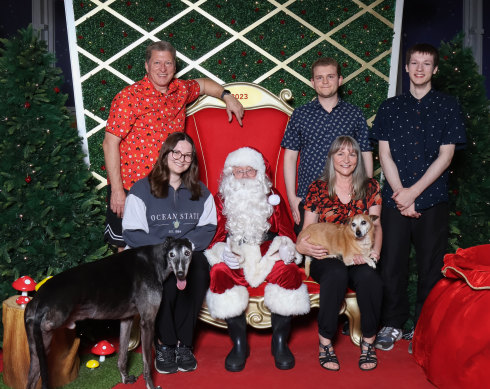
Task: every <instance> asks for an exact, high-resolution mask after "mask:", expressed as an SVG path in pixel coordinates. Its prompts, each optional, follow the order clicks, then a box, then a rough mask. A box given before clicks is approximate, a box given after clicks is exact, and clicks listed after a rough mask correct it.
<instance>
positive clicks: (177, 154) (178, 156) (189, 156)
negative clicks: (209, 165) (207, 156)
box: [170, 150, 193, 162]
mask: <svg viewBox="0 0 490 389" xmlns="http://www.w3.org/2000/svg"><path fill="white" fill-rule="evenodd" d="M170 152H171V153H172V158H173V159H175V160H179V159H182V157H184V162H192V158H193V157H192V154H182V152H180V151H179V150H170Z"/></svg>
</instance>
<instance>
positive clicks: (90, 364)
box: [85, 359, 99, 370]
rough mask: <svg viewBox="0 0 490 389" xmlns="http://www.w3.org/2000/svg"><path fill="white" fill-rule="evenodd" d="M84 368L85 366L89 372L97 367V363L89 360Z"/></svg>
mask: <svg viewBox="0 0 490 389" xmlns="http://www.w3.org/2000/svg"><path fill="white" fill-rule="evenodd" d="M85 366H87V367H88V368H89V369H90V370H94V369H95V368H97V367H99V362H97V361H96V360H95V359H91V360H90V361H88V362H87V364H86V365H85Z"/></svg>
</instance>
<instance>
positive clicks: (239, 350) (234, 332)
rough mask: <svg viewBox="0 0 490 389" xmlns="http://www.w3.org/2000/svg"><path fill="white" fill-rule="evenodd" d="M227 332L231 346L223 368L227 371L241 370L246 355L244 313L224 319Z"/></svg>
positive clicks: (245, 322)
mask: <svg viewBox="0 0 490 389" xmlns="http://www.w3.org/2000/svg"><path fill="white" fill-rule="evenodd" d="M226 323H227V324H228V332H229V334H230V338H231V340H232V341H233V348H232V349H231V351H230V353H229V354H228V355H227V356H226V359H225V369H226V370H228V371H241V370H243V368H244V367H245V362H246V360H247V357H248V346H247V321H246V320H245V314H243V313H242V314H241V315H240V316H235V317H232V318H229V319H226Z"/></svg>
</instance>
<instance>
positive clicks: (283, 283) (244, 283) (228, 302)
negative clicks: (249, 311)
mask: <svg viewBox="0 0 490 389" xmlns="http://www.w3.org/2000/svg"><path fill="white" fill-rule="evenodd" d="M244 164H245V165H246V163H244ZM258 174H260V171H259V173H258ZM269 195H270V196H267V197H268V198H269V199H272V201H269V203H272V204H275V205H273V213H272V216H270V218H269V219H268V223H269V224H270V228H269V230H268V231H267V235H266V236H265V240H264V241H263V242H262V243H261V244H260V245H258V244H246V243H243V244H241V245H237V244H235V245H233V244H232V249H233V251H234V252H235V253H239V254H240V255H241V257H242V258H241V259H242V261H243V263H242V264H241V266H240V268H239V269H230V268H229V267H228V266H227V265H226V264H225V263H224V262H223V259H222V257H223V250H224V249H225V246H226V245H227V243H226V240H227V237H228V231H227V228H226V222H227V219H226V216H225V215H223V208H224V201H223V198H222V197H221V195H220V194H217V195H216V196H215V202H216V210H217V214H218V227H217V231H216V235H215V236H214V239H213V241H212V242H211V244H210V246H209V247H210V248H209V249H208V250H207V251H206V253H205V254H206V257H207V258H208V262H209V264H210V265H211V266H212V268H211V282H210V287H209V290H208V293H207V296H206V303H207V306H208V309H209V311H210V313H211V315H212V316H213V317H215V318H220V319H228V318H231V317H235V316H238V315H240V314H241V313H242V312H244V311H245V310H246V308H247V305H248V300H249V294H248V291H247V287H248V286H252V287H257V286H259V285H260V284H261V283H262V282H264V281H266V282H267V285H266V286H265V290H264V303H265V305H266V306H267V308H269V310H270V311H271V312H272V313H277V314H279V315H283V316H291V315H302V314H306V313H308V312H309V310H310V300H309V296H308V290H307V288H306V285H305V284H303V283H302V280H301V273H300V271H299V268H298V266H297V265H296V263H298V264H299V263H301V260H302V256H301V254H299V253H298V252H297V251H296V250H295V244H294V241H295V239H296V238H295V235H294V232H293V223H292V220H291V217H290V216H289V213H288V210H287V208H286V203H285V202H284V200H283V199H282V197H281V196H280V194H279V192H277V190H275V189H274V188H272V189H271V192H270V194H269ZM267 197H265V198H267ZM277 202H279V203H278V204H276V203H277ZM281 245H287V246H288V247H289V248H290V250H291V251H293V252H294V257H295V258H294V262H296V263H294V262H293V263H290V264H288V265H286V264H285V263H284V261H283V260H281V259H280V257H279V253H278V250H279V247H280V246H281Z"/></svg>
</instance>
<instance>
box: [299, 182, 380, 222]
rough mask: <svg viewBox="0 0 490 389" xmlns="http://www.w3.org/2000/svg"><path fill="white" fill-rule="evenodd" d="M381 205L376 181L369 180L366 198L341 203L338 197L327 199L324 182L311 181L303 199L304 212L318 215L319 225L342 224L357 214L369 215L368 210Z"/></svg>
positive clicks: (326, 186) (326, 188) (326, 187)
mask: <svg viewBox="0 0 490 389" xmlns="http://www.w3.org/2000/svg"><path fill="white" fill-rule="evenodd" d="M374 205H381V191H380V187H379V183H378V181H376V180H375V179H374V178H370V179H369V180H368V182H367V191H366V198H364V199H362V200H351V201H350V202H348V203H347V204H344V203H342V201H340V199H339V198H338V196H335V199H334V200H330V198H329V197H328V184H327V183H326V182H325V181H320V180H317V181H313V182H312V183H311V185H310V187H309V189H308V194H307V195H306V199H305V210H307V211H310V212H314V213H317V214H318V216H319V217H318V222H319V223H325V222H328V223H336V224H340V223H343V222H344V221H345V220H346V219H348V218H349V217H352V216H354V215H357V214H359V213H365V214H368V213H369V208H371V207H372V206H374Z"/></svg>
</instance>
